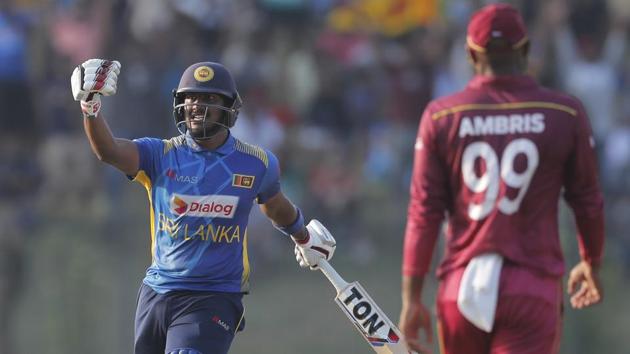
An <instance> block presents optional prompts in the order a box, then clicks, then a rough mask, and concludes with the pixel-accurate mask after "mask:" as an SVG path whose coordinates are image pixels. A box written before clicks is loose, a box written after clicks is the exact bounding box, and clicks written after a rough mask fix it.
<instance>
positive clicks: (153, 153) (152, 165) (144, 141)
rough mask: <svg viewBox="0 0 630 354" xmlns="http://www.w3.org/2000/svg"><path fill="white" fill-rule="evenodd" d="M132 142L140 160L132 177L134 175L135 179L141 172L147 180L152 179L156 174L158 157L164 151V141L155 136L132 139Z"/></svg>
mask: <svg viewBox="0 0 630 354" xmlns="http://www.w3.org/2000/svg"><path fill="white" fill-rule="evenodd" d="M133 142H134V144H136V146H137V147H138V155H139V158H140V161H139V170H138V174H136V176H132V177H134V180H135V179H137V178H138V176H139V175H140V174H141V173H144V174H145V175H146V176H147V177H148V178H149V180H154V178H155V176H156V175H157V174H158V167H159V165H160V157H161V156H162V155H163V151H164V142H163V141H162V140H161V139H156V138H140V139H134V140H133Z"/></svg>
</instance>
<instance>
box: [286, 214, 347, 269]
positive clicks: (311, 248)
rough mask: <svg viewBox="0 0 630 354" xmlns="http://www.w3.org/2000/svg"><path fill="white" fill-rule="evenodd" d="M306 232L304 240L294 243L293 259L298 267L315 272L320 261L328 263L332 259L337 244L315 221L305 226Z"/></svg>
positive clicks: (320, 224) (322, 226)
mask: <svg viewBox="0 0 630 354" xmlns="http://www.w3.org/2000/svg"><path fill="white" fill-rule="evenodd" d="M306 231H307V232H308V236H307V238H306V240H304V241H300V242H297V241H296V242H295V248H294V252H295V259H296V260H297V262H298V264H299V265H300V267H302V268H306V267H310V268H311V270H316V269H318V264H319V261H320V260H321V259H325V260H327V261H328V260H330V259H331V258H332V256H333V254H334V253H335V248H337V242H336V241H335V238H334V237H333V236H332V235H331V234H330V232H329V231H328V230H327V229H326V227H324V225H322V223H320V222H319V221H317V220H315V219H313V220H311V221H310V222H309V223H308V225H306ZM294 241H295V240H294Z"/></svg>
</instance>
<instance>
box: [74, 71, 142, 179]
mask: <svg viewBox="0 0 630 354" xmlns="http://www.w3.org/2000/svg"><path fill="white" fill-rule="evenodd" d="M119 73H120V63H119V62H118V61H110V60H103V59H90V60H87V61H85V62H84V63H83V64H81V65H79V66H77V67H76V68H75V69H74V71H73V73H72V77H71V80H70V81H71V84H72V95H73V97H74V99H75V100H76V101H80V103H81V111H82V112H83V117H84V119H83V127H84V129H85V134H86V135H87V137H88V140H89V141H90V146H91V147H92V151H94V154H96V156H97V157H98V159H99V160H101V161H103V162H106V163H108V164H110V165H112V166H114V167H116V168H117V169H119V170H121V171H122V172H124V173H125V174H127V175H129V176H134V175H135V174H136V173H137V172H138V167H139V155H138V148H137V147H136V145H135V144H134V143H133V142H132V141H131V140H127V139H120V138H115V137H114V136H113V135H112V132H111V130H110V129H109V126H108V125H107V122H106V121H105V119H103V117H102V115H101V113H100V110H101V95H103V96H111V95H114V94H115V93H116V89H117V81H118V74H119Z"/></svg>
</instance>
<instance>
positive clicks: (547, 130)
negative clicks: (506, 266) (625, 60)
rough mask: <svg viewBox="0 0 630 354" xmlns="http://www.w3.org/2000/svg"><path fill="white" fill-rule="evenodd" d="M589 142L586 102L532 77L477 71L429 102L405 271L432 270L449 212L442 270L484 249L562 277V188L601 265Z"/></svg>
mask: <svg viewBox="0 0 630 354" xmlns="http://www.w3.org/2000/svg"><path fill="white" fill-rule="evenodd" d="M593 144H594V143H593V139H592V137H591V129H590V126H589V122H588V118H587V116H586V113H585V111H584V109H583V107H582V105H581V104H580V102H579V101H578V100H577V99H574V98H572V97H569V96H567V95H564V94H561V93H558V92H554V91H551V90H548V89H545V88H543V87H541V86H539V85H538V84H536V83H535V82H534V80H533V79H531V78H529V77H526V76H509V77H508V76H505V77H486V76H477V77H475V78H474V79H473V80H472V81H471V82H470V83H469V84H468V86H467V87H466V89H464V90H463V91H461V92H459V93H456V94H454V95H451V96H448V97H444V98H441V99H437V100H435V101H432V102H431V103H429V105H428V106H427V108H426V110H425V111H424V114H423V116H422V120H421V122H420V129H419V132H418V138H417V140H416V146H415V161H414V167H413V177H412V181H411V199H410V202H409V210H408V216H407V228H406V233H405V245H404V259H403V274H405V275H424V274H425V273H426V272H427V271H428V269H429V265H430V261H431V255H432V253H433V249H434V247H435V242H436V240H437V237H438V234H439V230H440V226H441V222H442V220H443V218H444V217H445V215H446V216H447V217H448V225H447V229H446V232H445V233H446V250H445V255H444V259H443V261H442V263H441V265H440V267H439V269H438V276H440V277H441V276H442V275H444V274H445V273H447V272H449V271H450V270H453V269H455V268H459V267H462V266H465V265H466V264H467V263H468V261H469V260H470V259H471V258H472V257H474V256H476V255H478V254H481V253H487V252H497V253H499V254H501V255H503V256H504V257H505V258H506V259H507V260H509V261H511V262H513V263H515V264H518V265H522V266H525V267H529V268H531V269H534V270H535V271H539V272H541V273H542V274H546V275H551V276H560V275H562V274H563V272H564V261H563V256H562V250H561V247H560V240H559V236H558V204H559V203H558V201H559V198H560V193H561V191H563V193H564V198H565V200H566V201H567V202H568V204H569V205H570V207H571V208H572V210H573V212H574V214H575V218H576V221H577V226H578V231H579V232H578V233H579V234H578V244H579V246H580V253H581V255H582V257H583V259H585V260H586V261H587V262H589V263H591V264H595V265H597V264H598V263H599V262H600V260H601V256H602V248H603V238H604V235H603V234H604V231H603V229H604V227H603V199H602V195H601V192H600V189H599V186H598V181H597V163H596V159H595V153H594V150H593ZM563 188H564V190H563Z"/></svg>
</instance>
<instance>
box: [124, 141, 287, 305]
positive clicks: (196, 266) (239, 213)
mask: <svg viewBox="0 0 630 354" xmlns="http://www.w3.org/2000/svg"><path fill="white" fill-rule="evenodd" d="M134 143H135V144H136V146H137V147H138V151H139V154H140V170H139V171H138V173H137V175H136V176H135V177H134V178H133V180H134V181H137V182H139V183H141V184H142V185H143V186H144V187H145V188H146V190H147V192H148V194H149V203H150V206H151V258H152V261H151V266H150V267H149V268H148V269H147V273H146V276H145V278H144V280H143V281H144V283H145V284H147V285H149V286H150V287H151V288H153V289H154V290H155V291H156V292H158V293H166V292H169V291H172V290H202V291H221V292H247V291H248V289H249V259H248V257H247V222H248V218H249V212H250V210H251V208H252V205H253V202H254V201H256V200H257V202H258V203H264V202H266V201H267V200H268V199H269V198H270V197H273V196H274V195H275V194H276V193H278V192H279V191H280V182H279V175H280V172H279V166H278V160H277V159H276V157H275V156H274V155H273V154H272V153H271V152H269V151H267V150H265V149H262V148H260V147H257V146H254V145H250V144H247V143H244V142H242V141H240V140H238V139H236V138H234V137H233V136H232V135H231V134H230V135H229V136H228V139H227V140H226V142H225V143H224V144H223V145H221V146H220V147H219V148H217V149H216V150H205V149H203V148H202V147H201V146H199V145H198V144H197V143H196V142H195V141H194V140H193V139H192V138H191V137H190V136H188V135H180V136H178V137H174V138H172V139H169V140H161V139H155V138H141V139H136V140H134Z"/></svg>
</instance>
